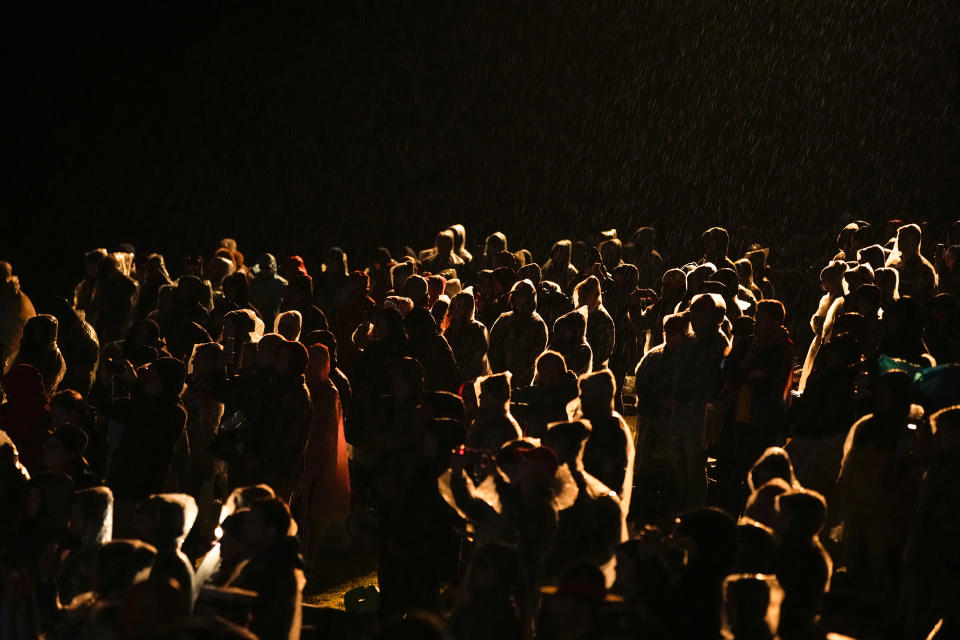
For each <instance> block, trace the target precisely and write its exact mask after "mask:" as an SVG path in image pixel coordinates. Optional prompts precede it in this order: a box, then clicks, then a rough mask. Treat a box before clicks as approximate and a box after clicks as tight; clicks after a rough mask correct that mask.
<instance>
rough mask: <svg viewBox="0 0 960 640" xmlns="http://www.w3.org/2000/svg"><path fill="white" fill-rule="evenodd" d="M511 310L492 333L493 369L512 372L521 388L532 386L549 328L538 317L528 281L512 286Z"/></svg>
mask: <svg viewBox="0 0 960 640" xmlns="http://www.w3.org/2000/svg"><path fill="white" fill-rule="evenodd" d="M510 307H511V309H512V310H511V311H507V312H506V313H504V314H502V315H501V316H500V317H499V318H497V321H496V322H494V323H493V328H492V329H491V330H490V351H489V356H490V368H491V370H492V371H493V372H494V373H502V372H504V371H510V372H511V373H512V374H513V384H514V385H515V386H518V387H520V386H526V385H528V384H530V380H531V378H533V366H534V362H535V361H536V359H537V356H539V355H540V354H541V353H542V352H543V350H544V349H545V348H546V346H547V325H546V324H545V323H544V321H543V318H541V317H540V315H539V314H538V313H537V291H536V289H534V287H533V284H532V283H531V282H530V281H529V280H521V281H519V282H517V283H516V284H514V285H513V288H512V289H511V290H510Z"/></svg>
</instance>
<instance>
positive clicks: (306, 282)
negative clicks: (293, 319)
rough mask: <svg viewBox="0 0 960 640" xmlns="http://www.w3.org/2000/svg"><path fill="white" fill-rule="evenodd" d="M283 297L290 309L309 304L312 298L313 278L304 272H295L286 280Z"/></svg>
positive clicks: (300, 307)
mask: <svg viewBox="0 0 960 640" xmlns="http://www.w3.org/2000/svg"><path fill="white" fill-rule="evenodd" d="M284 298H285V300H286V302H287V304H288V305H289V308H291V309H302V308H304V307H308V306H310V301H311V300H312V299H313V278H311V277H310V276H308V275H307V274H305V273H296V274H294V275H293V277H292V278H290V279H289V280H288V281H287V288H286V291H285V292H284Z"/></svg>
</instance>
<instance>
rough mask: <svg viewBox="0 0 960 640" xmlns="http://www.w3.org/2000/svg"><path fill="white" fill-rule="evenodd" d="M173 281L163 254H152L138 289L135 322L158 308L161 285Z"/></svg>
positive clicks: (134, 313)
mask: <svg viewBox="0 0 960 640" xmlns="http://www.w3.org/2000/svg"><path fill="white" fill-rule="evenodd" d="M171 283H172V281H171V280H170V274H168V273H167V265H166V264H165V262H164V260H163V256H162V255H160V254H159V253H154V254H151V255H150V257H149V258H147V264H146V270H145V271H144V274H143V279H142V280H141V281H140V287H139V289H138V291H137V301H136V303H135V304H134V306H133V321H134V322H137V321H139V320H144V319H145V318H146V317H147V316H148V315H149V314H150V312H151V311H153V310H154V309H156V308H157V302H158V300H159V299H160V287H162V286H164V285H168V284H171Z"/></svg>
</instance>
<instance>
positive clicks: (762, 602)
mask: <svg viewBox="0 0 960 640" xmlns="http://www.w3.org/2000/svg"><path fill="white" fill-rule="evenodd" d="M781 602H783V589H782V588H781V587H780V583H779V582H777V578H776V577H775V576H772V575H764V574H733V575H730V576H728V577H727V578H726V579H724V581H723V632H722V633H723V637H724V638H731V639H732V638H737V639H740V638H743V639H745V640H747V639H749V640H773V639H774V638H776V637H777V636H776V632H777V629H778V627H779V626H780V603H781Z"/></svg>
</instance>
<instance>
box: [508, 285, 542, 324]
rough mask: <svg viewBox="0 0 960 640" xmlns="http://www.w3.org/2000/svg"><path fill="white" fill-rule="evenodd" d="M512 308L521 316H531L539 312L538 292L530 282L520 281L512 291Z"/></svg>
mask: <svg viewBox="0 0 960 640" xmlns="http://www.w3.org/2000/svg"><path fill="white" fill-rule="evenodd" d="M510 308H511V309H512V310H513V312H514V313H515V314H517V315H519V316H529V315H532V314H533V312H535V311H536V310H537V290H536V288H535V287H534V286H533V283H532V282H530V281H529V280H520V281H519V282H517V283H515V284H514V285H513V288H511V289H510Z"/></svg>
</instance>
